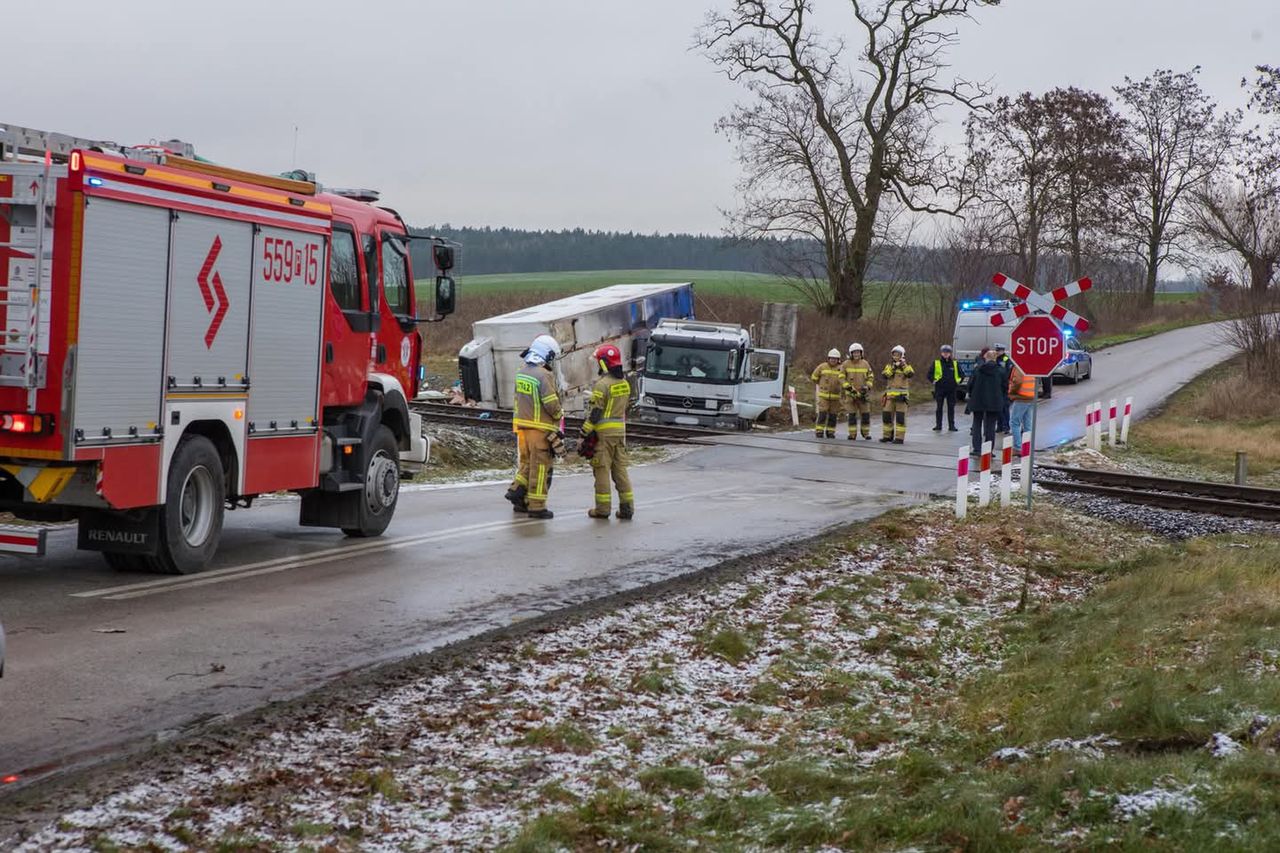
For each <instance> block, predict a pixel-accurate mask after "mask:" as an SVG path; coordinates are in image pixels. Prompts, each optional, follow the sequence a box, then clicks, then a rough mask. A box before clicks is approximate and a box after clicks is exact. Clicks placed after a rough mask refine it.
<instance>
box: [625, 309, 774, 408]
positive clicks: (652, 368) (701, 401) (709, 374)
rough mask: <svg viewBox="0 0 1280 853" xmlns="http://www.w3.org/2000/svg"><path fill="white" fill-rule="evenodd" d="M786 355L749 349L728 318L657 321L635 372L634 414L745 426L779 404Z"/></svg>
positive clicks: (748, 337)
mask: <svg viewBox="0 0 1280 853" xmlns="http://www.w3.org/2000/svg"><path fill="white" fill-rule="evenodd" d="M786 367H787V365H786V354H785V353H783V352H782V351H781V350H766V349H755V348H754V347H752V345H751V334H750V332H749V331H748V330H747V329H744V328H743V327H742V326H738V325H736V324H732V323H708V322H703V321H700V320H671V319H667V320H662V321H661V322H659V323H658V325H657V326H656V327H655V328H654V329H653V332H652V333H651V334H650V336H649V342H648V348H647V350H646V352H645V357H644V362H643V366H642V369H641V372H640V402H639V406H638V409H637V416H638V419H639V420H641V421H645V422H648V423H663V424H684V425H688V426H703V427H714V428H717V429H742V430H746V429H750V428H751V424H752V423H754V422H755V421H756V420H758V419H759V418H760V417H761V416H762V415H763V414H764V413H765V412H766V411H767V410H769V409H771V408H773V407H775V406H781V405H782V397H783V395H782V391H783V385H784V383H785V382H786Z"/></svg>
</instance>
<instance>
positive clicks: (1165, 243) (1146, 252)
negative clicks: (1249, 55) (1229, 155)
mask: <svg viewBox="0 0 1280 853" xmlns="http://www.w3.org/2000/svg"><path fill="white" fill-rule="evenodd" d="M1199 72H1200V67H1199V66H1196V67H1195V68H1193V69H1191V70H1190V71H1183V72H1174V71H1170V70H1167V69H1160V70H1158V71H1155V72H1154V73H1152V74H1150V75H1148V76H1147V77H1145V78H1143V79H1142V80H1132V79H1130V78H1129V77H1126V78H1125V82H1124V83H1123V84H1122V85H1120V86H1116V87H1115V92H1116V94H1117V95H1118V96H1119V99H1120V103H1121V105H1122V106H1123V107H1124V110H1125V112H1126V113H1127V115H1126V118H1127V119H1128V124H1127V127H1128V130H1129V133H1128V139H1127V148H1128V155H1129V157H1130V158H1131V160H1132V164H1133V169H1134V177H1133V179H1132V180H1131V181H1130V183H1129V185H1128V186H1127V187H1126V189H1125V192H1124V193H1123V196H1122V198H1121V203H1122V204H1123V210H1124V220H1123V222H1122V228H1121V233H1122V234H1123V236H1124V237H1125V238H1126V239H1127V242H1128V243H1129V244H1130V246H1131V247H1132V249H1133V251H1134V252H1135V253H1136V255H1137V256H1138V257H1139V258H1140V259H1141V260H1142V262H1143V264H1144V265H1145V266H1146V285H1145V289H1144V291H1143V296H1144V304H1145V306H1146V308H1147V309H1148V310H1150V309H1151V308H1152V307H1154V306H1155V300H1156V282H1157V280H1158V277H1159V274H1160V265H1161V264H1162V263H1164V261H1165V260H1167V259H1168V258H1169V257H1170V256H1171V255H1173V254H1174V253H1176V252H1178V251H1181V250H1183V249H1184V248H1185V246H1186V240H1187V238H1188V236H1189V235H1190V233H1191V231H1190V227H1189V225H1188V224H1187V223H1186V221H1185V218H1184V217H1183V216H1182V213H1183V209H1184V206H1185V204H1186V203H1187V201H1188V200H1189V198H1190V196H1191V194H1192V193H1194V192H1196V191H1197V190H1198V189H1200V188H1201V187H1203V186H1204V185H1205V182H1206V181H1208V180H1209V177H1210V176H1211V175H1212V174H1213V173H1214V171H1215V170H1217V169H1218V168H1219V167H1220V165H1221V164H1222V162H1223V158H1224V156H1225V155H1226V152H1227V150H1228V148H1229V147H1230V144H1231V137H1232V128H1233V127H1234V124H1235V122H1236V121H1237V120H1238V116H1237V115H1236V114H1228V115H1225V116H1219V115H1218V114H1217V110H1216V108H1215V105H1214V103H1213V101H1211V100H1210V99H1209V97H1208V96H1207V95H1205V93H1204V91H1203V90H1202V89H1201V88H1200V84H1199V83H1198V82H1196V75H1197V74H1198V73H1199Z"/></svg>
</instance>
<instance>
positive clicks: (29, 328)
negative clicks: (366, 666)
mask: <svg viewBox="0 0 1280 853" xmlns="http://www.w3.org/2000/svg"><path fill="white" fill-rule="evenodd" d="M376 199H377V196H376V193H372V192H370V191H364V190H354V191H344V190H334V191H324V190H323V189H322V188H321V187H320V186H319V185H318V184H316V183H315V181H314V178H312V177H311V176H309V175H305V174H302V173H294V174H291V175H290V176H288V177H272V176H266V175H258V174H253V173H249V172H243V171H239V170H235V169H228V168H225V167H222V166H217V165H214V164H212V163H209V162H207V161H204V160H201V159H199V158H197V157H196V156H195V153H194V151H193V150H192V149H191V147H190V146H189V145H186V144H185V143H180V142H176V141H175V142H166V143H162V144H160V145H155V146H145V147H141V148H139V147H134V148H128V147H124V146H119V145H116V144H114V143H108V142H98V141H91V140H83V139H74V138H71V137H66V136H62V135H60V134H51V133H45V132H41V131H32V130H27V129H24V128H17V127H13V126H6V127H0V214H2V215H0V261H2V262H3V263H2V265H0V318H2V319H3V326H2V329H3V334H4V337H3V340H2V341H0V511H7V512H10V513H13V514H14V515H15V516H17V517H18V518H22V519H27V520H32V521H46V522H47V521H60V522H66V521H72V520H74V521H76V522H78V526H79V547H80V548H82V549H88V550H96V551H101V552H103V554H104V555H105V556H106V558H107V561H108V562H109V563H110V564H112V565H113V566H116V567H118V568H125V569H144V570H150V571H159V572H168V573H187V572H194V571H199V570H200V569H202V568H204V567H205V566H207V565H208V563H209V561H210V560H211V559H212V557H213V555H214V552H215V550H216V549H217V545H218V540H219V537H220V534H221V530H222V523H223V516H224V512H225V511H226V510H228V509H235V508H237V507H248V506H249V505H250V504H251V503H252V502H253V500H254V498H255V497H257V496H259V495H264V494H270V493H275V492H283V491H288V492H296V493H298V494H299V495H301V508H300V517H299V521H300V523H301V524H304V525H312V526H323V527H333V528H337V529H341V530H342V531H344V532H345V533H346V534H347V535H349V536H376V535H378V534H380V533H382V532H383V530H385V529H386V527H387V525H388V524H389V523H390V521H391V517H392V515H393V514H394V512H395V508H396V501H397V497H398V494H399V485H400V476H401V470H402V468H403V467H406V466H412V465H414V464H421V463H423V462H425V461H426V459H427V455H428V452H429V448H428V446H427V442H426V439H425V438H424V437H423V435H422V429H421V421H420V419H419V417H418V416H417V415H416V414H414V413H413V412H411V411H410V409H409V405H408V401H409V400H412V399H413V397H414V396H415V395H416V393H417V390H418V383H419V381H420V371H419V365H420V362H421V357H422V335H421V334H420V331H419V324H420V323H422V322H427V321H429V320H432V319H442V318H443V316H444V315H446V314H448V313H450V312H451V311H452V310H453V299H454V290H455V289H454V283H453V280H452V278H451V277H450V275H449V273H450V270H451V268H452V267H453V248H452V247H451V246H450V245H448V244H447V243H445V242H444V241H442V240H437V239H434V238H425V239H430V240H431V241H432V246H431V248H432V251H431V252H430V253H429V254H428V256H429V257H430V258H431V261H432V264H433V266H434V269H433V270H432V271H431V274H433V275H434V277H435V282H436V288H435V291H436V292H435V298H434V300H432V299H430V298H428V299H425V300H423V306H422V307H421V308H420V306H419V300H418V299H417V294H416V293H415V289H414V270H413V264H412V260H411V257H410V255H411V253H410V244H411V241H412V240H413V239H415V238H414V237H413V236H412V235H411V234H410V232H409V229H408V228H407V227H406V225H405V223H404V221H403V220H402V219H401V218H400V216H399V215H398V214H397V213H395V212H394V211H393V210H390V209H388V208H382V207H378V206H375V204H373V202H374V201H376ZM432 303H434V304H432ZM423 309H425V310H423ZM44 535H45V534H44V531H42V530H40V529H38V528H19V527H15V528H10V529H6V530H3V531H0V550H6V551H9V552H15V553H27V554H39V553H42V552H43V548H44Z"/></svg>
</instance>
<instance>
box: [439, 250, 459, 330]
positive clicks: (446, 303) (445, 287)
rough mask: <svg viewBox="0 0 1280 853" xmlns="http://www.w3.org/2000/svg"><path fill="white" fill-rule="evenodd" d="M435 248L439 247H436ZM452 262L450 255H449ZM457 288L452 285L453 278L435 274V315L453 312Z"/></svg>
mask: <svg viewBox="0 0 1280 853" xmlns="http://www.w3.org/2000/svg"><path fill="white" fill-rule="evenodd" d="M436 248H437V250H438V249H439V248H440V247H436ZM450 262H451V264H452V257H450ZM457 296H458V293H457V289H456V288H455V287H454V284H453V278H452V277H450V276H447V275H438V276H436V315H437V316H440V317H444V316H447V315H449V314H452V313H453V309H454V307H455V304H456V302H457Z"/></svg>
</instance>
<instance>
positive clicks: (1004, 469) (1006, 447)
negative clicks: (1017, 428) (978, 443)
mask: <svg viewBox="0 0 1280 853" xmlns="http://www.w3.org/2000/svg"><path fill="white" fill-rule="evenodd" d="M1012 479H1013V436H1011V435H1006V436H1005V437H1004V442H1003V446H1002V447H1001V448H1000V506H1008V505H1009V501H1010V497H1009V495H1010V494H1011V492H1012V487H1013V483H1012V482H1010V481H1011V480H1012Z"/></svg>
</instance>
